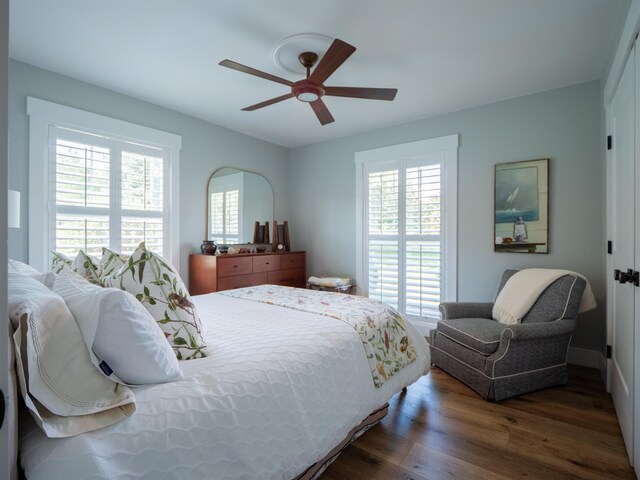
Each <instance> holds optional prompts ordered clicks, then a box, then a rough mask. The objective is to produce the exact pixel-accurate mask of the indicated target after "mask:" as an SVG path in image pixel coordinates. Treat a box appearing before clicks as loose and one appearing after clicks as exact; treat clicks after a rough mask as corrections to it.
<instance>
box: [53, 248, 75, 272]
mask: <svg viewBox="0 0 640 480" xmlns="http://www.w3.org/2000/svg"><path fill="white" fill-rule="evenodd" d="M51 255H53V257H52V258H51V271H52V272H53V273H60V272H61V271H62V270H63V269H65V268H71V265H73V258H71V257H70V256H69V255H65V254H64V253H60V252H51Z"/></svg>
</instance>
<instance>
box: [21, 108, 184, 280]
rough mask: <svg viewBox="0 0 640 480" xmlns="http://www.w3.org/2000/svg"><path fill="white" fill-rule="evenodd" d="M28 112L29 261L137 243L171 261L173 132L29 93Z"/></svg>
mask: <svg viewBox="0 0 640 480" xmlns="http://www.w3.org/2000/svg"><path fill="white" fill-rule="evenodd" d="M27 110H28V113H29V116H30V180H29V181H30V188H29V208H30V210H29V215H30V222H29V227H30V228H29V257H30V262H31V263H32V264H33V265H37V266H38V267H40V268H43V269H44V268H47V267H48V264H49V252H50V251H59V252H62V253H66V254H69V255H75V254H76V253H77V251H78V250H80V249H83V250H85V251H86V252H87V253H89V254H93V255H97V256H99V255H100V254H101V252H102V247H103V246H108V247H110V248H112V249H114V250H116V251H120V252H123V253H131V252H133V250H134V249H135V248H136V246H137V245H138V244H139V243H140V242H142V241H144V242H145V243H146V244H147V246H148V247H149V248H151V249H153V250H155V251H158V252H161V253H162V254H163V256H165V257H166V258H169V259H171V261H172V262H173V263H174V265H176V266H177V264H178V255H177V247H178V241H177V238H178V237H177V232H178V231H179V230H178V229H179V221H178V218H177V215H176V213H177V212H178V209H177V205H178V199H177V192H178V190H177V161H178V155H179V153H178V152H179V150H178V149H179V146H180V137H178V136H175V135H172V134H168V133H165V132H160V131H157V130H153V129H149V128H146V127H140V126H138V125H133V124H129V123H127V122H122V121H119V120H114V119H111V118H108V117H103V116H100V115H95V114H91V113H87V112H83V111H81V110H76V109H71V108H68V107H64V106H61V105H56V104H52V103H49V102H44V101H42V100H37V99H34V98H29V99H28V107H27ZM40 152H44V154H43V153H40ZM43 206H45V207H46V208H43Z"/></svg>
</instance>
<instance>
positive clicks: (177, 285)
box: [102, 243, 207, 360]
mask: <svg viewBox="0 0 640 480" xmlns="http://www.w3.org/2000/svg"><path fill="white" fill-rule="evenodd" d="M102 283H103V285H104V286H106V287H115V288H120V289H122V290H125V291H127V292H129V293H131V294H133V295H134V296H135V297H136V298H137V299H138V300H139V301H140V302H142V304H143V305H144V306H145V308H146V309H147V310H148V311H149V313H151V315H152V316H153V318H155V320H156V321H157V322H158V324H159V325H160V328H161V329H162V331H163V332H164V334H165V336H166V337H167V340H168V341H169V343H170V344H171V346H172V347H173V350H174V352H175V354H176V357H177V358H178V360H190V359H194V358H201V357H206V356H207V352H206V344H205V342H204V340H203V338H202V325H201V323H200V317H199V316H198V312H197V311H196V308H195V306H194V305H193V303H192V302H191V296H190V295H189V292H188V291H187V288H186V286H185V284H184V282H183V281H182V279H181V278H180V276H179V275H178V273H177V272H176V271H175V269H174V268H173V266H171V265H170V264H169V262H167V261H166V260H165V259H164V258H162V257H161V256H160V255H158V254H156V253H153V252H151V251H149V250H147V248H146V247H145V245H144V243H141V244H140V245H139V246H138V248H137V249H136V250H135V252H133V254H132V255H131V256H130V257H129V259H128V260H127V261H126V262H125V264H124V265H123V266H122V267H121V268H119V269H118V270H116V271H114V272H113V273H112V274H111V275H108V276H104V277H103V279H102Z"/></svg>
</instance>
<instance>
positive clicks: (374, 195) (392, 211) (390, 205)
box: [367, 169, 400, 308]
mask: <svg viewBox="0 0 640 480" xmlns="http://www.w3.org/2000/svg"><path fill="white" fill-rule="evenodd" d="M398 182H399V171H398V170H393V169H392V170H383V171H376V172H370V173H369V179H368V187H369V188H368V203H369V209H368V215H367V216H368V222H367V223H368V252H369V257H368V271H369V297H370V298H375V299H376V300H380V301H381V302H385V303H388V304H389V305H391V306H393V307H395V308H398V274H399V269H398V266H399V265H398V259H399V250H398V242H399V237H398V228H399V218H398V215H399V208H400V204H399V201H398V199H399V192H400V189H399V188H400V186H399V183H398Z"/></svg>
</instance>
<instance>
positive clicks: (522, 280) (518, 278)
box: [492, 268, 597, 325]
mask: <svg viewBox="0 0 640 480" xmlns="http://www.w3.org/2000/svg"><path fill="white" fill-rule="evenodd" d="M564 275H575V276H577V277H581V278H584V277H583V276H582V275H580V274H578V273H575V272H572V271H570V270H556V269H549V268H527V269H524V270H520V271H519V272H516V273H514V274H513V275H512V276H511V277H510V278H509V280H507V283H505V285H504V287H503V288H502V290H501V291H500V294H499V295H498V298H496V301H495V303H494V305H493V311H492V316H493V318H494V319H495V320H497V321H499V322H500V323H504V324H507V325H513V324H516V323H520V321H521V320H522V318H523V317H524V316H525V315H526V314H527V312H528V311H529V310H530V309H531V307H532V306H533V304H534V303H536V300H537V299H538V297H539V296H540V295H541V294H542V292H544V291H545V289H546V288H547V287H548V286H549V285H551V284H552V283H553V282H555V281H556V280H557V279H558V278H560V277H563V276H564ZM584 279H585V280H587V279H586V278H584ZM596 305H597V304H596V299H595V297H594V296H593V292H592V291H591V285H589V282H588V281H587V285H586V287H585V289H584V293H583V294H582V300H581V302H580V309H579V310H578V313H582V312H586V311H588V310H592V309H594V308H596Z"/></svg>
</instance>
